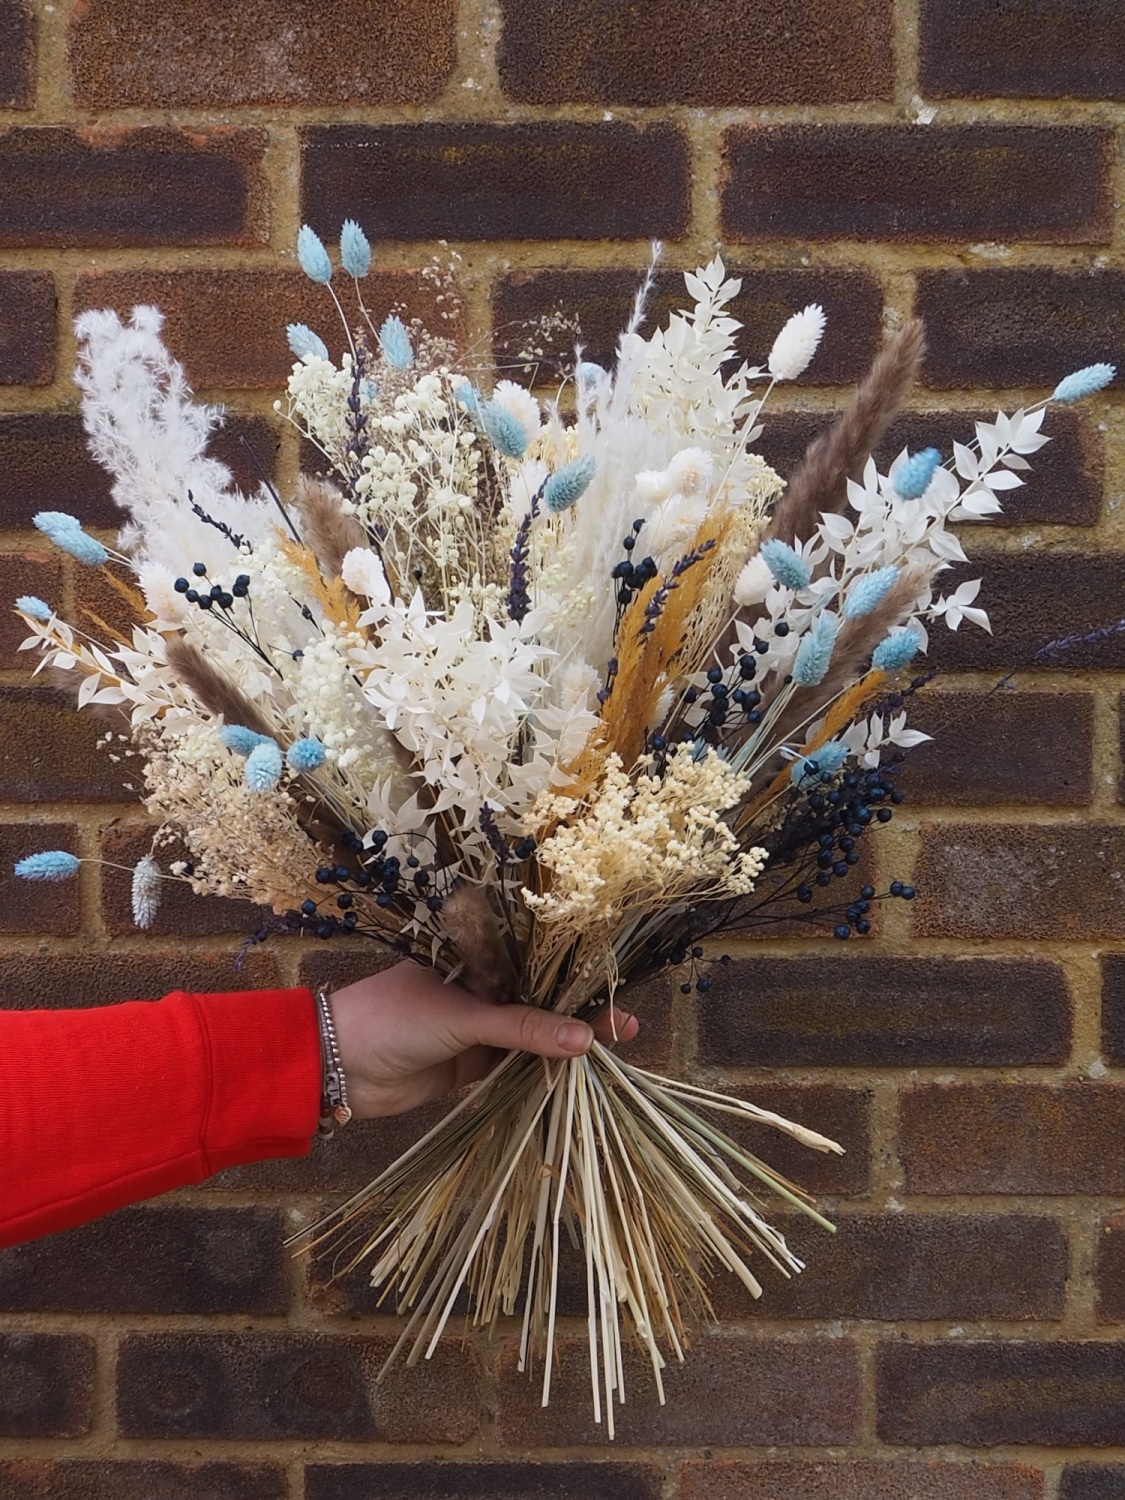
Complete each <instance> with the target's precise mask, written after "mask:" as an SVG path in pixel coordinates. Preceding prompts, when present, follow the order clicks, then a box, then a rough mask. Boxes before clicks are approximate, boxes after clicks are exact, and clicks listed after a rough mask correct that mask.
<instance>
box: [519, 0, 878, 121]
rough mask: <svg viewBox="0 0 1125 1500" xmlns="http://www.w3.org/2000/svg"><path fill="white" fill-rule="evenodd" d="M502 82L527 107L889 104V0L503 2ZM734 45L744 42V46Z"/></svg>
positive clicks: (591, 0) (529, 0) (531, 0)
mask: <svg viewBox="0 0 1125 1500" xmlns="http://www.w3.org/2000/svg"><path fill="white" fill-rule="evenodd" d="M501 9H502V13H503V18H504V29H503V31H502V33H501V39H500V80H501V84H502V85H503V88H504V91H505V93H506V94H507V95H508V96H509V98H512V99H518V100H520V101H522V102H524V103H528V104H569V103H584V104H640V105H644V104H714V105H739V104H800V103H809V104H831V103H838V102H843V101H844V100H850V99H887V98H889V97H890V79H891V76H892V74H893V70H894V62H893V57H892V51H891V12H890V6H889V4H888V3H887V0H853V3H851V4H849V3H847V0H828V3H826V4H822V5H820V6H819V7H818V8H817V13H816V22H815V24H810V23H809V20H808V18H807V17H806V16H805V15H804V13H803V12H802V11H801V10H800V9H799V7H795V6H794V5H793V4H792V3H789V0H730V3H728V4H725V5H721V4H716V3H714V0H709V3H706V4H702V5H694V6H692V7H690V8H685V7H684V6H682V5H677V4H675V3H674V0H655V3H653V0H650V3H648V4H646V5H636V4H633V5H619V4H615V3H613V0H577V3H574V4H569V5H559V4H557V3H556V0H502V7H501ZM732 37H737V38H738V43H737V45H735V46H732V45H731V39H732Z"/></svg>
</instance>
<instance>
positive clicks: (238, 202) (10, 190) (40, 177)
mask: <svg viewBox="0 0 1125 1500" xmlns="http://www.w3.org/2000/svg"><path fill="white" fill-rule="evenodd" d="M265 142H266V138H265V135H264V133H263V132H262V131H260V130H229V129H218V130H207V131H200V130H198V129H193V130H191V131H190V132H189V131H183V130H173V129H168V128H165V127H146V128H144V129H141V130H123V129H106V128H102V127H94V128H91V129H86V130H65V129H62V128H42V127H41V128H38V129H31V128H29V129H26V130H8V131H6V132H4V133H3V134H0V196H2V197H3V199H4V203H5V212H4V216H3V222H2V223H0V245H5V246H28V245H44V246H52V247H55V248H60V247H63V246H67V245H231V244H234V245H249V244H264V243H265V240H266V238H267V236H268V233H269V223H268V216H267V210H266V202H265V193H266V186H265V178H264V175H263V169H262V155H263V152H264V150H265Z"/></svg>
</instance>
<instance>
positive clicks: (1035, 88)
mask: <svg viewBox="0 0 1125 1500" xmlns="http://www.w3.org/2000/svg"><path fill="white" fill-rule="evenodd" d="M920 41H921V59H920V65H921V87H922V92H923V94H925V95H927V96H928V97H929V98H934V99H952V98H956V97H958V96H960V95H965V94H967V95H969V96H970V97H971V98H977V99H995V98H1004V97H1009V98H1024V99H1054V98H1058V97H1059V96H1063V97H1070V98H1074V99H1125V13H1123V12H1122V10H1121V6H1120V5H1119V4H1118V0H923V5H922V16H921V31H920Z"/></svg>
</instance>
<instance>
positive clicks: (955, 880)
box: [914, 823, 1125, 942]
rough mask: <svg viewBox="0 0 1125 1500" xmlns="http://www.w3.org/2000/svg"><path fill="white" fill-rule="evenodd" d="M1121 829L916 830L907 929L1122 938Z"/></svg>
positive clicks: (1124, 854)
mask: <svg viewBox="0 0 1125 1500" xmlns="http://www.w3.org/2000/svg"><path fill="white" fill-rule="evenodd" d="M1123 872H1125V828H1119V827H1114V826H1101V825H1098V824H1075V823H1066V824H1062V823H1034V824H1026V825H1024V826H1022V827H1021V826H1017V825H1014V824H1010V823H1004V824H996V823H993V824H984V823H966V824H959V823H942V824H936V825H933V826H931V827H928V828H923V830H922V853H921V857H920V860H919V863H918V866H917V868H916V870H915V884H916V886H917V888H918V892H919V898H918V903H917V906H916V908H915V918H914V930H915V932H916V933H918V935H919V936H922V937H956V938H962V939H965V938H968V939H970V940H975V939H979V938H1019V939H1021V940H1023V941H1026V940H1028V939H1029V938H1049V939H1051V940H1052V941H1054V942H1059V941H1063V942H1065V941H1067V940H1078V941H1085V940H1086V939H1089V938H1120V937H1123V936H1125V902H1123V901H1122V899H1121V890H1122V885H1121V883H1122V880H1123V879H1125V874H1123Z"/></svg>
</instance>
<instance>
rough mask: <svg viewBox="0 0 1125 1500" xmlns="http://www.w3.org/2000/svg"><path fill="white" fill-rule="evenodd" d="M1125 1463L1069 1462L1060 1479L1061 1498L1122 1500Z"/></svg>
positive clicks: (1066, 1499)
mask: <svg viewBox="0 0 1125 1500" xmlns="http://www.w3.org/2000/svg"><path fill="white" fill-rule="evenodd" d="M1122 1495H1125V1464H1068V1465H1067V1466H1066V1468H1065V1469H1064V1470H1063V1471H1062V1478H1061V1479H1060V1480H1059V1500H1121V1496H1122Z"/></svg>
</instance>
